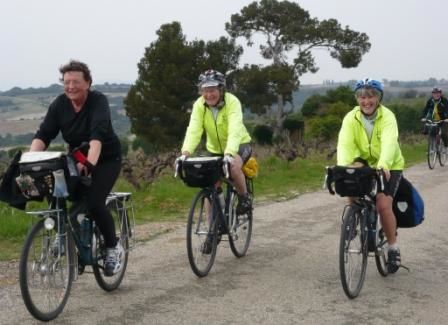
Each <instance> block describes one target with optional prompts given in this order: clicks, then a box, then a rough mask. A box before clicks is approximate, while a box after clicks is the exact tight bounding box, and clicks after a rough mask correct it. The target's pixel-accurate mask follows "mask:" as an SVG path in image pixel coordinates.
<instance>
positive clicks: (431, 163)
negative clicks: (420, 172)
mask: <svg viewBox="0 0 448 325" xmlns="http://www.w3.org/2000/svg"><path fill="white" fill-rule="evenodd" d="M436 159H437V147H436V138H435V137H434V136H432V135H429V136H428V167H429V169H434V167H435V165H436Z"/></svg>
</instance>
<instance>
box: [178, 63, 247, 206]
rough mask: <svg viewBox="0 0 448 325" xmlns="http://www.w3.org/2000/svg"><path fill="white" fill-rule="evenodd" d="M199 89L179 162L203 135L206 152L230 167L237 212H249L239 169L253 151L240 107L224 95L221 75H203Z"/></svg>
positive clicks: (243, 181) (189, 153)
mask: <svg viewBox="0 0 448 325" xmlns="http://www.w3.org/2000/svg"><path fill="white" fill-rule="evenodd" d="M198 87H199V93H200V95H201V96H200V97H199V98H198V99H197V100H196V102H195V103H194V104H193V111H192V113H191V117H190V123H189V125H188V128H187V131H186V134H185V139H184V142H183V145H182V156H181V157H180V158H179V159H182V160H183V159H185V158H186V157H188V156H189V155H191V154H192V153H193V152H194V151H195V150H196V147H197V146H198V144H199V142H200V141H201V137H202V133H203V132H204V131H205V134H206V148H207V151H209V152H210V153H211V154H212V155H224V160H225V161H227V162H228V163H229V164H230V174H231V177H232V179H233V181H234V185H235V189H236V191H237V193H238V206H237V208H236V212H237V214H244V213H246V212H248V211H250V210H251V209H252V202H251V198H250V197H249V195H248V193H247V188H246V182H245V178H244V174H243V171H242V166H243V164H244V163H245V162H246V161H247V160H248V159H249V157H250V155H251V153H252V149H251V146H250V144H249V143H250V140H251V138H250V136H249V133H248V132H247V130H246V127H245V126H244V124H243V111H242V108H241V103H240V101H239V100H238V98H236V97H235V96H234V95H232V94H231V93H229V92H227V91H226V79H225V77H224V75H223V74H222V73H221V72H218V71H215V70H207V71H205V72H204V73H202V74H201V75H200V76H199V83H198Z"/></svg>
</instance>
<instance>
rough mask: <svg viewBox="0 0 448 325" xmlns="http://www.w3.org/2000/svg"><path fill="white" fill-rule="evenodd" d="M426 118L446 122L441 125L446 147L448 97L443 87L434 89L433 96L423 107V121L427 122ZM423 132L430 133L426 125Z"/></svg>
mask: <svg viewBox="0 0 448 325" xmlns="http://www.w3.org/2000/svg"><path fill="white" fill-rule="evenodd" d="M426 120H431V121H434V122H437V121H443V122H444V123H442V124H441V125H440V127H441V129H442V140H443V144H444V145H445V147H446V146H448V123H447V122H448V99H447V98H446V97H445V96H443V95H442V89H440V88H438V87H434V88H433V89H432V91H431V98H429V99H428V101H427V102H426V105H425V107H424V108H423V113H422V118H421V121H422V122H425V121H426ZM423 133H424V134H427V133H428V130H427V129H426V127H425V129H424V131H423Z"/></svg>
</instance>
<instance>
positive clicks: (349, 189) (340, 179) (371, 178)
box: [332, 166, 376, 197]
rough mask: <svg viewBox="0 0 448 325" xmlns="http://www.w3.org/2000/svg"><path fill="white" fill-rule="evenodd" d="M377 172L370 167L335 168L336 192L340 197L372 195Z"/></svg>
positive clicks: (333, 172)
mask: <svg viewBox="0 0 448 325" xmlns="http://www.w3.org/2000/svg"><path fill="white" fill-rule="evenodd" d="M375 173H376V172H375V170H374V169H372V168H370V167H357V168H354V167H353V168H352V167H346V166H335V167H333V168H332V177H333V180H334V186H335V191H336V193H338V194H339V195H340V196H352V197H360V196H363V195H367V194H370V193H371V192H372V190H373V187H374V185H375Z"/></svg>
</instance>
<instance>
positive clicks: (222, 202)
mask: <svg viewBox="0 0 448 325" xmlns="http://www.w3.org/2000/svg"><path fill="white" fill-rule="evenodd" d="M217 190H218V199H219V204H220V205H221V209H222V213H224V211H225V209H226V200H225V198H224V192H223V190H222V188H221V187H218V189H217Z"/></svg>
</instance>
